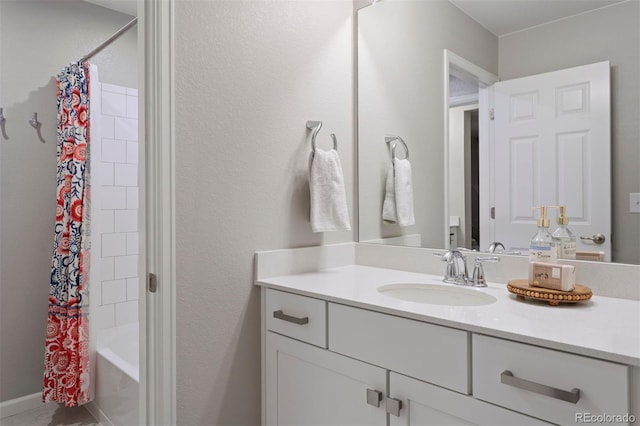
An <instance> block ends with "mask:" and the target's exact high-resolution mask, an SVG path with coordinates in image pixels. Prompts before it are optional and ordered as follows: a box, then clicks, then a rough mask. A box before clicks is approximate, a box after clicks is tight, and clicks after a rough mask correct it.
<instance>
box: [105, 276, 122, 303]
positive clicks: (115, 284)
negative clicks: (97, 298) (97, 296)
mask: <svg viewBox="0 0 640 426" xmlns="http://www.w3.org/2000/svg"><path fill="white" fill-rule="evenodd" d="M126 301H127V281H126V280H113V281H102V304H103V305H110V304H112V303H121V302H126Z"/></svg>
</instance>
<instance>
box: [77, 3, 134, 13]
mask: <svg viewBox="0 0 640 426" xmlns="http://www.w3.org/2000/svg"><path fill="white" fill-rule="evenodd" d="M85 1H86V2H89V3H93V4H97V5H98V6H102V7H106V8H107V9H112V10H116V11H118V12H121V13H126V14H127V15H131V16H137V15H138V2H137V0H85Z"/></svg>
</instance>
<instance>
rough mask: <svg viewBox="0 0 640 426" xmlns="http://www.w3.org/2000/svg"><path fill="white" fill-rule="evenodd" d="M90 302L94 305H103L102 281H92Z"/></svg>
mask: <svg viewBox="0 0 640 426" xmlns="http://www.w3.org/2000/svg"><path fill="white" fill-rule="evenodd" d="M89 303H90V304H91V305H93V306H100V305H102V281H100V280H95V282H94V281H93V280H92V281H91V289H90V291H89Z"/></svg>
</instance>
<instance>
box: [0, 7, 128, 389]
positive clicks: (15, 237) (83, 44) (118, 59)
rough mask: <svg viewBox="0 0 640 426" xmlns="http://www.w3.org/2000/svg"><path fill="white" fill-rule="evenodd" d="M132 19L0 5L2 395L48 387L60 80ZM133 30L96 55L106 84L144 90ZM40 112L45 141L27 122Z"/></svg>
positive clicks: (94, 11)
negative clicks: (3, 123) (139, 84)
mask: <svg viewBox="0 0 640 426" xmlns="http://www.w3.org/2000/svg"><path fill="white" fill-rule="evenodd" d="M130 19H131V17H130V16H127V15H123V14H121V13H118V12H113V11H110V10H107V9H104V8H102V7H98V6H94V5H91V4H89V3H85V2H80V1H59V0H41V1H32V0H21V1H1V2H0V51H1V52H2V55H1V58H2V63H1V65H0V77H1V78H0V94H1V95H0V96H1V99H0V107H3V108H4V114H5V116H6V117H7V122H6V132H7V136H9V140H4V139H3V138H2V136H0V376H1V377H2V380H0V401H7V400H10V399H13V398H18V397H21V396H25V395H29V394H32V393H36V392H39V391H41V389H42V371H43V370H42V369H43V362H44V358H43V357H44V336H45V327H46V318H47V297H48V294H49V293H48V291H49V290H48V289H49V271H50V265H51V250H52V247H53V225H54V220H55V205H56V203H55V191H56V180H55V176H56V130H55V129H56V89H55V76H56V75H57V73H58V72H59V71H60V70H61V69H62V68H63V67H64V66H65V65H66V64H67V63H69V62H71V61H76V60H78V59H79V58H80V57H81V56H82V55H84V54H85V53H88V52H89V51H90V50H92V49H93V48H94V47H96V46H97V45H98V44H100V43H101V42H102V41H103V40H105V39H106V38H107V37H109V36H110V35H111V34H113V33H114V32H115V31H116V30H117V29H118V28H120V27H121V26H122V25H124V24H125V23H126V22H128V21H129V20H130ZM136 44H137V43H136V34H135V30H133V31H131V32H130V33H128V34H127V35H125V36H123V38H121V39H120V40H118V41H117V42H115V43H114V44H113V45H111V46H110V47H109V48H107V49H106V50H104V51H103V52H102V53H100V54H98V55H97V56H95V57H94V59H93V62H94V63H95V64H97V65H98V67H99V72H100V79H101V81H104V82H109V83H113V84H121V85H125V86H129V87H137V70H136V69H137V59H136V58H137V53H136ZM33 112H38V119H39V120H40V121H41V122H42V137H43V138H44V140H45V141H46V142H44V143H42V142H40V141H39V140H38V137H37V135H36V132H35V130H34V129H33V128H32V127H31V126H29V124H28V123H27V120H28V119H29V118H31V113H33Z"/></svg>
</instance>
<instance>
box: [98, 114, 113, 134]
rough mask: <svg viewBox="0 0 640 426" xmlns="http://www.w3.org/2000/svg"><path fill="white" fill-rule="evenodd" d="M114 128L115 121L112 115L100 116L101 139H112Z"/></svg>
mask: <svg viewBox="0 0 640 426" xmlns="http://www.w3.org/2000/svg"><path fill="white" fill-rule="evenodd" d="M115 127H116V125H115V120H114V118H113V116H112V115H102V122H101V123H100V136H102V138H103V139H113V135H114V131H115Z"/></svg>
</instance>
